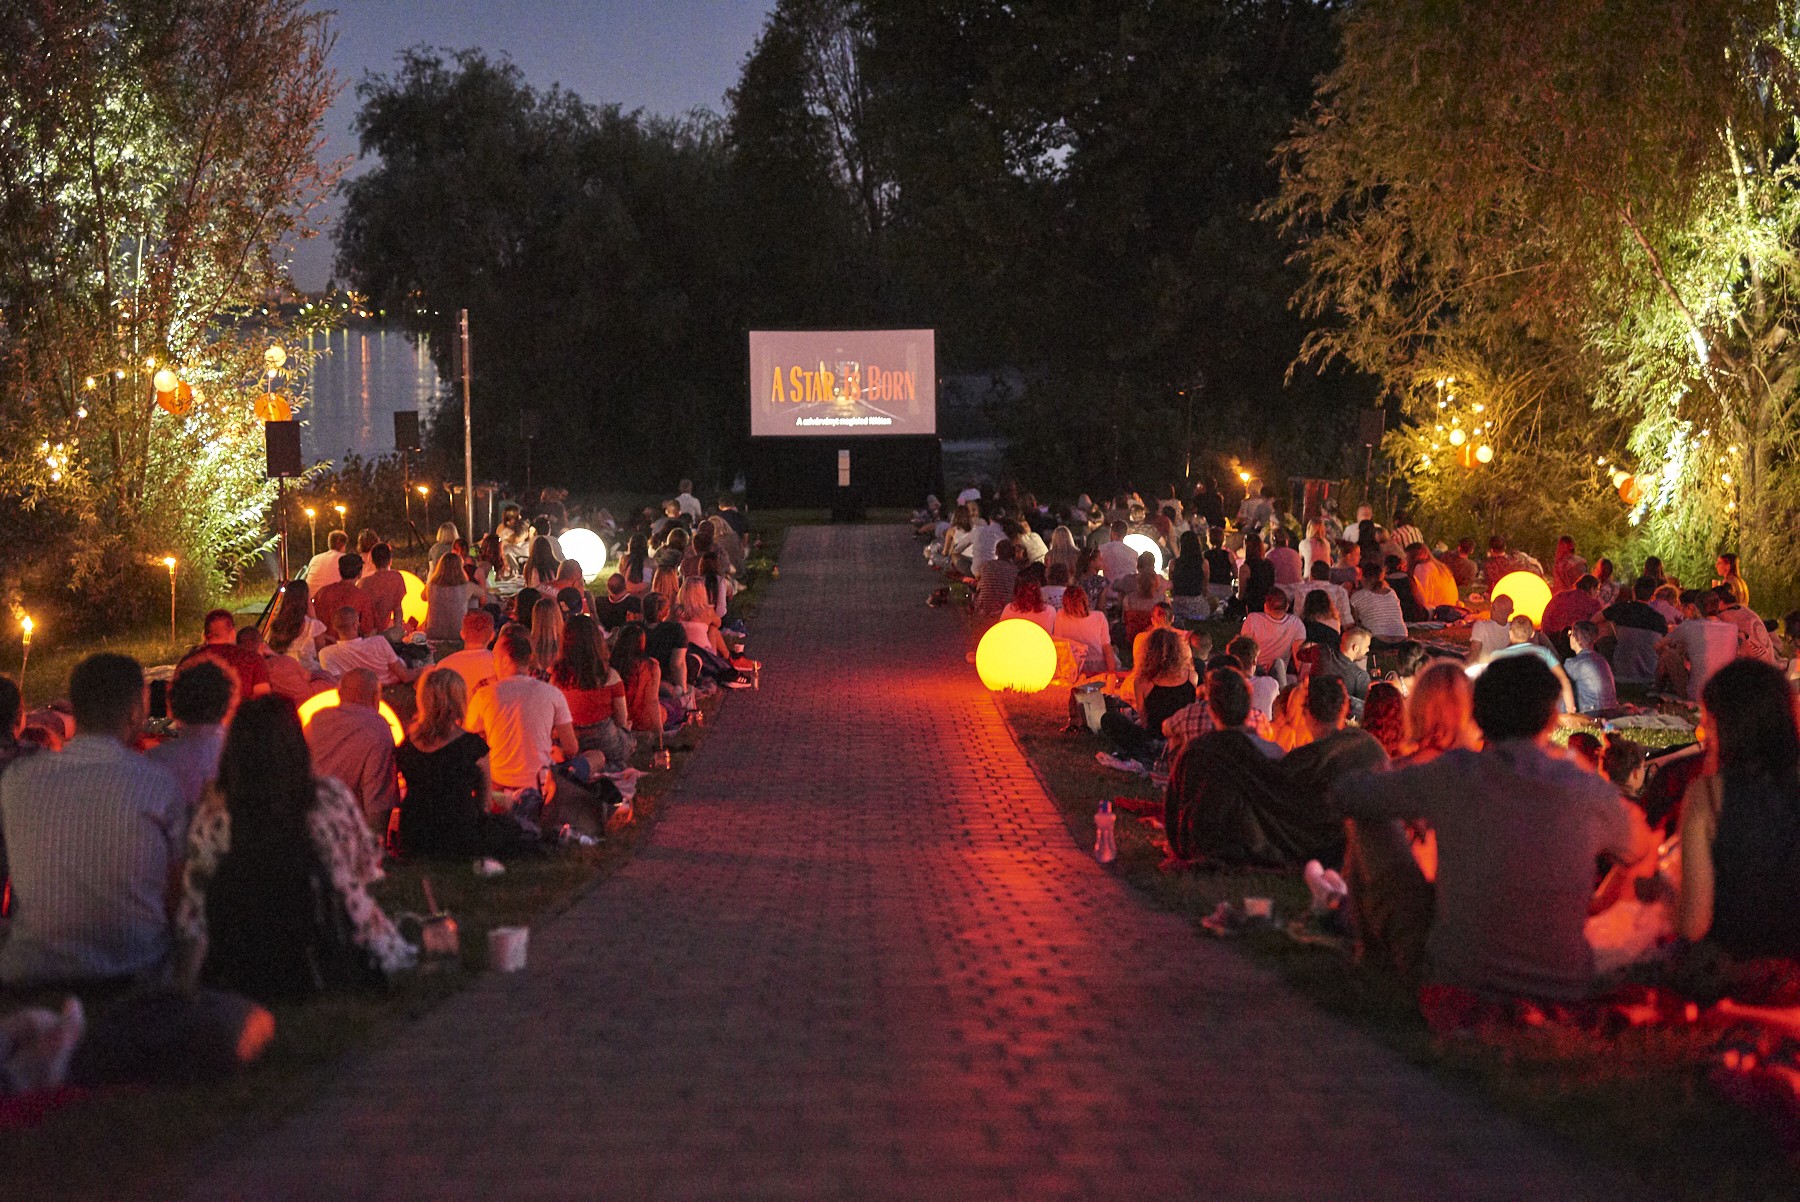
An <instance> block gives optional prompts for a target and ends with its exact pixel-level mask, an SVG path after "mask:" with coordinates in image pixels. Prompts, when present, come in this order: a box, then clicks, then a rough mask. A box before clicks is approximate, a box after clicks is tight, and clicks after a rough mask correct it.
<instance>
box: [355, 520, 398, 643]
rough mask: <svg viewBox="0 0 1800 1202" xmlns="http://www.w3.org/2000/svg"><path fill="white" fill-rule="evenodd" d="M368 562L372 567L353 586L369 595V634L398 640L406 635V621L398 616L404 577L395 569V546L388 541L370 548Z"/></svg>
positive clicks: (393, 641)
mask: <svg viewBox="0 0 1800 1202" xmlns="http://www.w3.org/2000/svg"><path fill="white" fill-rule="evenodd" d="M369 563H370V564H371V565H372V570H371V571H370V572H369V574H368V575H366V576H364V577H363V578H362V579H361V580H359V581H357V582H356V587H357V588H359V589H361V590H362V591H363V592H364V593H366V594H368V598H369V615H370V625H371V627H372V633H375V634H379V635H382V636H384V637H385V638H386V639H387V640H388V642H390V643H398V642H399V641H400V640H401V639H404V638H405V637H406V622H405V620H404V619H403V618H402V616H401V606H402V605H403V604H404V603H405V601H406V577H404V576H402V575H401V574H400V573H399V572H396V571H395V570H394V548H393V547H391V546H389V545H388V544H387V543H376V544H375V545H374V546H373V547H370V548H369Z"/></svg>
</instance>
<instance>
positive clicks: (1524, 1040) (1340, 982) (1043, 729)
mask: <svg viewBox="0 0 1800 1202" xmlns="http://www.w3.org/2000/svg"><path fill="white" fill-rule="evenodd" d="M1001 704H1002V708H1003V709H1004V711H1005V713H1006V715H1007V718H1008V720H1009V722H1010V723H1011V725H1012V729H1013V731H1014V733H1015V735H1016V736H1017V738H1018V740H1019V743H1020V746H1021V747H1022V748H1023V749H1024V751H1025V754H1026V755H1027V756H1028V757H1029V758H1030V760H1031V762H1032V763H1033V764H1034V765H1035V766H1036V768H1037V770H1038V772H1039V774H1040V775H1041V776H1042V778H1043V780H1044V782H1045V785H1046V786H1047V787H1048V789H1049V791H1050V793H1051V795H1052V797H1053V798H1054V799H1055V801H1056V804H1057V806H1058V807H1059V808H1060V809H1061V811H1062V815H1063V820H1064V823H1065V825H1066V826H1067V827H1068V830H1069V835H1070V837H1071V838H1072V839H1074V840H1075V841H1076V842H1077V843H1078V844H1079V845H1081V846H1083V847H1087V848H1091V847H1092V846H1093V844H1094V823H1093V816H1094V810H1095V807H1096V806H1097V805H1098V803H1099V802H1100V800H1101V799H1102V798H1107V797H1120V796H1124V797H1140V798H1160V796H1161V793H1160V790H1157V789H1155V788H1154V787H1153V786H1152V785H1151V784H1150V783H1149V781H1148V780H1147V779H1146V778H1144V777H1141V776H1128V775H1126V774H1124V773H1121V772H1115V771H1112V770H1110V769H1107V768H1102V767H1100V766H1099V765H1098V764H1096V763H1095V762H1094V752H1095V751H1097V750H1101V749H1103V746H1104V744H1103V742H1102V740H1101V739H1100V738H1099V737H1097V736H1094V735H1090V734H1088V733H1087V732H1086V731H1085V730H1084V731H1081V732H1079V733H1074V734H1064V733H1063V732H1062V728H1063V726H1064V725H1065V723H1066V722H1067V718H1068V710H1067V691H1066V690H1063V689H1055V688H1053V689H1049V690H1046V691H1045V692H1043V693H1040V694H1038V695H1037V696H1035V697H1023V696H1019V695H1016V694H1009V695H1005V696H1004V697H1003V699H1002V703H1001ZM1116 829H1117V836H1118V845H1119V857H1118V859H1117V861H1116V862H1115V863H1114V865H1113V868H1112V871H1114V872H1116V873H1117V874H1118V875H1119V876H1120V877H1122V878H1123V879H1124V880H1126V881H1127V882H1129V883H1130V884H1131V885H1132V886H1134V887H1135V888H1138V889H1141V890H1142V891H1143V892H1144V893H1146V894H1147V895H1148V896H1150V897H1151V898H1152V899H1154V901H1155V903H1156V904H1157V905H1159V906H1162V907H1163V908H1165V909H1168V910H1172V911H1174V912H1176V913H1178V914H1183V915H1186V916H1187V917H1188V918H1190V919H1191V920H1192V921H1193V922H1194V924H1195V927H1194V929H1195V933H1196V937H1197V938H1203V939H1210V938H1212V936H1211V935H1210V934H1208V933H1206V932H1204V931H1203V930H1202V929H1201V928H1200V927H1199V925H1198V923H1199V920H1200V919H1201V918H1202V917H1204V916H1205V915H1207V914H1209V913H1211V911H1212V910H1213V908H1214V907H1215V906H1216V905H1217V904H1218V903H1219V902H1221V901H1241V900H1242V899H1243V898H1244V897H1245V896H1258V897H1270V898H1273V899H1275V905H1276V910H1277V913H1278V915H1279V916H1283V917H1294V916H1298V915H1300V914H1302V913H1304V912H1305V910H1306V906H1307V891H1306V887H1305V885H1304V883H1303V882H1302V881H1301V880H1300V878H1299V875H1298V874H1297V873H1269V872H1241V873H1240V872H1223V871H1213V872H1193V871H1190V872H1181V873H1164V872H1161V871H1159V870H1158V867H1157V866H1158V864H1159V863H1160V862H1161V861H1162V859H1163V851H1162V849H1161V847H1160V846H1157V845H1156V844H1154V843H1153V841H1152V840H1153V838H1160V832H1156V831H1153V830H1152V829H1151V828H1150V827H1149V826H1148V824H1147V823H1145V822H1143V821H1141V820H1139V819H1136V818H1134V817H1132V816H1131V815H1128V814H1125V813H1123V812H1121V813H1120V814H1119V819H1118V825H1117V828H1116ZM1236 943H1237V946H1238V947H1239V948H1240V949H1241V950H1242V951H1243V952H1244V953H1245V954H1247V955H1249V956H1250V957H1252V958H1253V959H1254V960H1256V961H1257V962H1258V963H1260V964H1263V965H1265V966H1267V967H1269V968H1271V969H1273V970H1274V971H1275V972H1276V973H1278V974H1279V975H1280V976H1281V977H1282V979H1284V980H1285V981H1287V982H1288V984H1290V985H1291V986H1293V987H1294V988H1295V989H1297V990H1298V991H1299V992H1300V993H1302V994H1303V995H1305V996H1306V997H1307V998H1309V999H1311V1000H1312V1001H1313V1002H1314V1003H1316V1004H1317V1005H1319V1006H1321V1007H1323V1008H1324V1009H1326V1010H1327V1011H1329V1012H1331V1013H1332V1014H1334V1015H1337V1016H1338V1017H1340V1018H1343V1019H1344V1020H1346V1021H1348V1022H1350V1023H1352V1024H1354V1025H1355V1026H1356V1027H1358V1028H1359V1029H1360V1030H1362V1031H1364V1032H1365V1033H1367V1034H1368V1035H1370V1036H1372V1037H1374V1038H1375V1039H1378V1040H1380V1041H1381V1042H1382V1043H1384V1044H1386V1045H1388V1046H1389V1047H1391V1048H1393V1049H1394V1050H1395V1051H1397V1052H1398V1053H1399V1054H1401V1055H1402V1056H1404V1057H1406V1058H1407V1059H1408V1060H1410V1061H1412V1062H1414V1063H1417V1064H1420V1065H1422V1066H1425V1067H1426V1068H1428V1069H1430V1070H1431V1071H1433V1072H1436V1073H1438V1074H1439V1075H1440V1076H1443V1077H1446V1078H1449V1079H1451V1080H1453V1081H1455V1082H1457V1083H1458V1084H1460V1085H1462V1086H1463V1087H1465V1088H1468V1089H1471V1090H1473V1091H1475V1092H1477V1093H1479V1094H1481V1095H1482V1096H1483V1097H1485V1098H1487V1099H1489V1100H1491V1101H1492V1102H1494V1103H1495V1104H1497V1105H1499V1106H1501V1107H1502V1108H1504V1109H1506V1110H1509V1111H1512V1112H1514V1113H1517V1114H1519V1115H1522V1116H1523V1117H1525V1118H1527V1119H1529V1120H1531V1121H1533V1122H1535V1123H1537V1124H1540V1125H1542V1126H1544V1127H1546V1128H1547V1129H1549V1130H1550V1131H1552V1132H1554V1133H1555V1134H1556V1135H1557V1136H1559V1137H1561V1138H1563V1139H1566V1140H1568V1141H1570V1142H1571V1143H1573V1144H1575V1145H1577V1146H1578V1147H1579V1148H1581V1149H1582V1151H1583V1152H1584V1153H1585V1154H1586V1155H1589V1156H1591V1157H1593V1158H1594V1159H1595V1160H1597V1161H1602V1162H1605V1163H1608V1164H1612V1165H1618V1166H1622V1167H1625V1168H1628V1169H1635V1170H1637V1171H1640V1172H1642V1173H1643V1174H1645V1175H1646V1176H1647V1177H1648V1178H1649V1179H1650V1180H1652V1181H1654V1182H1655V1183H1657V1185H1658V1187H1659V1195H1658V1196H1668V1197H1678V1198H1689V1199H1714V1198H1718V1199H1724V1198H1734V1199H1735V1198H1757V1199H1763V1198H1766V1199H1771V1200H1773V1199H1793V1198H1796V1197H1800V1172H1796V1171H1795V1170H1794V1169H1793V1168H1792V1167H1790V1166H1789V1165H1788V1164H1787V1163H1786V1162H1785V1161H1784V1160H1783V1159H1782V1157H1781V1155H1780V1152H1779V1150H1778V1148H1777V1147H1776V1145H1775V1143H1774V1141H1773V1140H1772V1139H1771V1138H1770V1137H1769V1135H1768V1134H1767V1133H1766V1132H1765V1131H1764V1130H1763V1128H1762V1126H1761V1125H1760V1123H1759V1122H1758V1121H1756V1120H1755V1119H1753V1118H1752V1117H1750V1116H1748V1115H1747V1114H1745V1113H1744V1112H1742V1111H1740V1110H1738V1109H1736V1108H1734V1107H1732V1106H1730V1105H1728V1104H1726V1103H1725V1102H1723V1101H1721V1100H1719V1099H1718V1098H1717V1097H1715V1096H1714V1095H1713V1094H1712V1093H1711V1092H1710V1091H1709V1090H1708V1088H1707V1086H1706V1085H1705V1083H1704V1082H1703V1081H1702V1079H1701V1064H1702V1061H1703V1059H1704V1056H1705V1053H1706V1050H1707V1048H1708V1047H1709V1046H1710V1044H1711V1043H1712V1041H1713V1039H1714V1034H1712V1033H1709V1032H1705V1031H1700V1030H1695V1029H1689V1030H1633V1031H1630V1032H1627V1033H1625V1034H1622V1035H1620V1036H1617V1037H1614V1038H1604V1037H1597V1036H1595V1037H1590V1036H1586V1035H1580V1034H1574V1033H1569V1032H1560V1031H1559V1032H1547V1031H1545V1032H1540V1031H1534V1032H1521V1033H1518V1034H1515V1035H1511V1036H1507V1037H1505V1038H1501V1039H1496V1040H1492V1041H1487V1042H1481V1043H1477V1042H1474V1041H1457V1042H1454V1043H1443V1042H1439V1041H1436V1040H1434V1039H1432V1037H1431V1036H1430V1034H1429V1033H1428V1032H1427V1031H1426V1029H1425V1024H1424V1022H1423V1020H1422V1019H1420V1018H1419V1015H1418V1011H1417V1009H1416V1007H1415V1006H1414V1004H1413V999H1412V997H1411V996H1410V994H1408V993H1407V992H1406V991H1405V990H1403V989H1402V988H1401V987H1400V985H1399V984H1398V982H1396V981H1395V980H1393V979H1392V978H1390V977H1386V976H1384V975H1382V974H1379V973H1374V972H1368V971H1364V970H1363V969H1361V968H1358V967H1357V966H1356V965H1355V964H1354V963H1352V962H1351V961H1350V960H1349V959H1348V958H1347V957H1346V956H1344V955H1342V954H1340V953H1339V952H1336V951H1333V950H1330V949H1327V948H1322V947H1318V946H1316V945H1308V944H1302V943H1299V942H1296V941H1294V940H1292V939H1290V938H1288V937H1287V936H1286V935H1285V934H1280V933H1275V932H1266V933H1263V934H1259V935H1255V936H1251V937H1246V938H1242V939H1240V940H1238V941H1236Z"/></svg>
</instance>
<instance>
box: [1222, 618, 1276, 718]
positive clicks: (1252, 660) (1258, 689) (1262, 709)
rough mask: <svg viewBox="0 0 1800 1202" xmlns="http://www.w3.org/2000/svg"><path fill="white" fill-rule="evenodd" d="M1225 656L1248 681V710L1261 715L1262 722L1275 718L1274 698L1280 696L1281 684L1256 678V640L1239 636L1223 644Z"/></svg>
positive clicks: (1272, 680)
mask: <svg viewBox="0 0 1800 1202" xmlns="http://www.w3.org/2000/svg"><path fill="white" fill-rule="evenodd" d="M1225 654H1226V655H1229V656H1230V657H1231V658H1232V660H1233V661H1234V662H1236V664H1237V666H1238V667H1239V668H1241V669H1242V670H1243V673H1244V675H1245V676H1246V677H1247V678H1249V681H1250V708H1251V709H1253V710H1255V711H1256V712H1257V713H1259V714H1261V715H1262V717H1263V720H1264V721H1268V720H1269V719H1271V718H1273V717H1274V716H1275V698H1276V697H1278V696H1280V694H1281V682H1280V681H1278V680H1276V679H1275V678H1274V677H1273V676H1258V675H1257V674H1256V661H1257V659H1258V658H1259V649H1258V648H1257V646H1256V640H1255V639H1253V638H1251V637H1250V636H1249V635H1239V636H1238V637H1237V638H1235V639H1232V640H1231V641H1230V642H1229V643H1226V644H1225Z"/></svg>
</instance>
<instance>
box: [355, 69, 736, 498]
mask: <svg viewBox="0 0 1800 1202" xmlns="http://www.w3.org/2000/svg"><path fill="white" fill-rule="evenodd" d="M357 91H358V94H359V96H360V97H361V98H362V108H361V110H360V112H359V114H358V116H357V130H358V133H359V136H360V139H361V149H362V153H363V154H364V155H365V156H375V157H377V158H378V159H379V163H378V165H377V166H376V167H375V168H374V169H373V170H371V171H368V172H366V173H365V174H363V175H360V176H358V177H357V178H356V179H354V180H352V181H350V183H349V184H348V186H347V188H346V193H347V197H348V203H347V205H346V208H345V213H344V218H343V224H342V227H341V230H340V236H339V252H338V253H339V257H338V269H339V271H340V273H341V274H342V275H343V276H344V277H345V278H347V279H348V280H349V281H351V283H352V285H353V286H354V287H355V288H356V289H357V290H358V291H360V292H362V293H364V294H366V296H367V298H368V304H369V305H370V306H371V307H374V308H379V309H384V310H385V311H386V312H387V314H388V315H389V316H390V317H398V318H399V319H400V320H401V321H402V322H404V323H405V324H406V326H407V328H408V329H409V330H411V331H413V332H414V333H415V334H420V335H426V336H429V338H430V343H431V348H432V354H433V356H434V358H435V359H436V361H437V363H438V366H439V369H440V372H441V373H442V374H444V375H445V376H446V378H448V377H449V375H450V362H449V347H450V339H449V337H448V335H449V332H450V324H451V322H452V320H453V317H454V314H455V311H456V310H457V309H459V308H467V309H468V310H469V314H470V327H471V345H472V348H473V353H472V355H471V359H472V362H473V367H474V386H473V389H472V397H473V406H474V415H475V421H476V428H477V430H478V431H480V432H482V433H481V435H480V436H478V438H477V440H476V446H475V454H476V470H477V472H478V473H481V474H484V475H486V474H495V475H504V476H510V477H511V478H514V479H518V478H520V477H521V476H522V474H523V455H524V451H525V444H524V439H523V427H522V425H521V415H522V414H526V413H534V414H536V415H538V421H539V426H538V428H539V430H540V431H541V441H540V442H539V443H538V445H537V447H536V455H537V457H538V458H537V468H538V470H539V471H540V472H541V473H542V474H543V475H545V476H546V477H554V478H558V479H561V480H565V481H567V482H570V483H572V484H588V485H599V484H609V485H615V486H616V485H617V484H619V483H621V482H624V483H630V484H649V483H651V482H652V481H655V482H658V483H664V484H666V481H664V480H663V479H662V477H664V476H666V475H669V474H670V473H681V472H690V473H692V474H694V476H695V477H696V478H697V479H708V478H716V477H717V476H718V475H720V474H721V473H723V472H724V471H725V470H726V469H727V466H728V460H729V457H730V452H731V448H732V447H733V445H734V444H735V441H736V440H737V439H738V438H739V437H740V434H739V429H740V427H741V426H742V425H743V423H744V417H743V414H742V408H743V406H742V404H741V401H742V391H743V378H742V377H743V373H742V367H741V360H742V356H743V351H742V348H741V345H740V344H741V333H740V332H739V331H740V330H741V325H740V324H739V321H740V319H739V317H738V310H739V306H740V304H741V301H740V295H741V287H740V281H739V279H738V278H737V276H736V268H735V265H736V264H737V263H738V262H739V261H740V255H739V254H738V252H737V250H736V248H735V246H734V244H733V242H732V235H733V231H734V225H733V223H732V222H731V220H730V205H729V189H728V181H727V170H726V153H725V149H724V146H725V143H724V131H723V129H722V127H721V124H720V122H719V121H718V119H717V118H716V117H714V116H713V115H711V114H709V113H700V112H696V113H693V114H690V115H689V116H687V117H686V118H682V119H679V120H669V119H659V118H646V117H643V116H640V115H639V114H636V113H624V112H622V111H621V110H620V109H619V107H618V106H616V105H611V106H605V107H595V106H593V105H589V104H587V103H585V102H584V101H582V100H581V98H580V97H578V96H575V95H573V94H571V93H568V92H565V91H562V90H561V89H557V88H552V89H550V90H549V91H538V90H536V89H533V88H531V87H530V86H528V85H527V84H526V83H525V82H524V79H523V77H522V76H521V75H520V73H519V71H518V69H517V68H516V67H514V66H513V65H512V64H510V63H507V62H504V61H501V62H495V61H493V60H490V59H489V58H487V57H486V56H485V55H483V54H482V53H480V52H479V51H473V50H469V51H461V52H457V53H453V54H451V53H446V52H439V51H429V50H414V51H410V52H408V53H407V54H406V55H405V56H404V58H403V60H402V62H401V65H400V68H399V70H398V71H397V72H396V73H395V74H394V75H393V76H391V77H387V76H377V77H370V78H368V79H365V80H364V81H363V82H362V83H361V84H360V85H359V86H358V89H357ZM456 424H457V426H458V429H457V431H456V436H455V439H454V441H455V442H456V443H457V444H458V446H457V449H456V454H457V455H458V457H460V423H456ZM441 433H442V432H441V431H440V436H441ZM651 449H654V453H649V452H650V451H651ZM672 464H678V465H679V466H671V465H672Z"/></svg>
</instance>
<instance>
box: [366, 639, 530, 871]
mask: <svg viewBox="0 0 1800 1202" xmlns="http://www.w3.org/2000/svg"><path fill="white" fill-rule="evenodd" d="M467 709H468V690H467V687H466V686H465V685H464V683H463V678H462V677H461V676H460V675H458V674H457V673H456V672H455V671H453V670H452V669H449V668H446V667H444V666H443V665H441V664H440V665H439V666H437V667H435V668H432V669H430V670H429V671H427V672H426V673H425V675H423V676H421V677H419V685H418V716H417V717H416V718H415V719H414V720H413V724H412V727H411V729H409V730H408V731H407V732H406V742H404V743H402V744H400V747H399V749H398V750H397V751H396V752H395V753H394V758H395V760H396V762H397V763H398V764H399V767H400V775H401V776H402V777H403V778H405V780H406V797H405V798H404V800H402V801H401V803H400V830H399V844H400V852H401V854H403V855H406V856H444V857H448V858H452V859H463V858H467V857H470V856H492V855H500V854H503V853H504V852H505V851H507V850H509V849H511V848H514V847H517V846H518V845H519V843H520V841H521V837H522V831H521V829H520V827H519V825H518V823H516V822H514V821H513V820H512V818H511V817H510V816H505V815H499V814H491V813H489V812H488V798H489V795H490V794H491V793H492V791H493V781H492V780H491V778H490V777H489V776H488V745H487V740H485V739H483V738H482V737H481V736H480V735H477V734H472V733H470V732H469V731H467V730H465V729H464V728H463V715H464V713H465V712H466V711H467Z"/></svg>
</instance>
